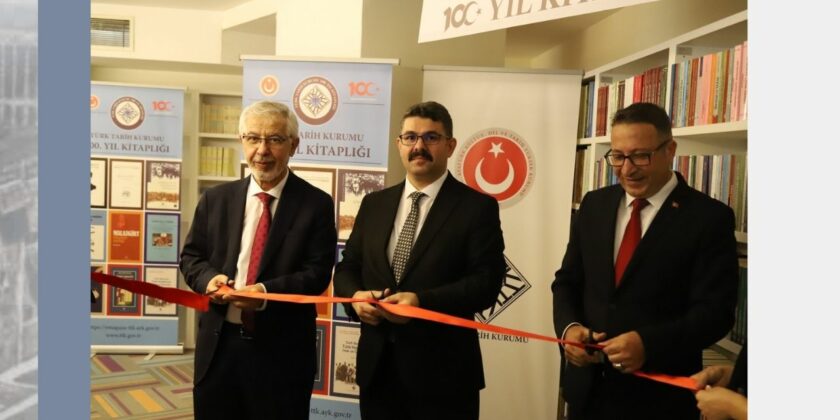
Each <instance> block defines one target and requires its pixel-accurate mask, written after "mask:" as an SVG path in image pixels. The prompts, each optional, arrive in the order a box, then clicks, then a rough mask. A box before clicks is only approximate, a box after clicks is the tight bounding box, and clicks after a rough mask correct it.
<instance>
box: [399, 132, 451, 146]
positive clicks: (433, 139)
mask: <svg viewBox="0 0 840 420" xmlns="http://www.w3.org/2000/svg"><path fill="white" fill-rule="evenodd" d="M397 138H398V139H400V143H402V144H403V146H413V145H414V143H417V139H423V143H424V144H426V145H433V144H438V143H439V142H440V141H441V140H443V139H445V138H448V137H446V136H444V135H443V134H439V133H435V132H434V131H430V132H428V133H423V134H417V133H405V134H400V135H399V136H397Z"/></svg>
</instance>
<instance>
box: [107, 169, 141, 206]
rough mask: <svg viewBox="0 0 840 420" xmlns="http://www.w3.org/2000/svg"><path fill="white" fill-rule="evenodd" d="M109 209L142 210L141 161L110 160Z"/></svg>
mask: <svg viewBox="0 0 840 420" xmlns="http://www.w3.org/2000/svg"><path fill="white" fill-rule="evenodd" d="M109 172H110V175H111V176H110V185H111V188H110V192H111V193H110V199H109V200H110V203H111V205H110V208H112V209H138V210H141V209H143V161H140V160H120V159H111V170H110V171H109Z"/></svg>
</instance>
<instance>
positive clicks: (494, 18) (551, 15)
mask: <svg viewBox="0 0 840 420" xmlns="http://www.w3.org/2000/svg"><path fill="white" fill-rule="evenodd" d="M652 1H656V0H597V1H596V0H588V1H587V0H423V12H422V14H421V16H420V35H419V37H418V39H417V42H419V43H423V42H429V41H437V40H441V39H449V38H457V37H459V36H464V35H472V34H478V33H482V32H489V31H495V30H497V29H504V28H510V27H513V26H520V25H527V24H529V23H535V22H543V21H546V20H554V19H561V18H565V17H571V16H577V15H584V14H587V13H595V12H600V11H603V10H609V9H616V8H619V7H626V6H632V5H635V4H641V3H650V2H652Z"/></svg>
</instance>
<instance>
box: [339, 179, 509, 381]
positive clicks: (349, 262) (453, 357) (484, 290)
mask: <svg viewBox="0 0 840 420" xmlns="http://www.w3.org/2000/svg"><path fill="white" fill-rule="evenodd" d="M404 185H405V183H401V184H399V185H395V186H393V187H390V188H387V189H385V190H382V191H379V192H374V193H370V194H368V195H367V196H365V198H364V199H363V200H362V204H361V206H360V208H359V213H358V215H357V217H356V222H355V225H354V226H353V232H352V233H351V234H350V238H349V239H348V241H347V245H346V247H345V249H344V259H343V260H342V261H341V262H339V263H338V265H337V266H336V273H335V280H334V287H335V294H336V295H337V296H347V297H349V296H352V295H353V293H355V292H356V291H358V290H384V289H385V288H390V289H391V290H396V291H406V292H414V293H416V294H417V296H418V298H419V300H420V306H421V307H423V308H426V309H430V310H433V311H439V312H443V313H447V314H450V315H455V316H458V317H461V318H465V319H470V320H472V319H474V314H475V313H476V312H480V311H482V310H484V309H486V308H488V307H490V306H492V305H493V304H494V303H495V302H496V298H497V296H498V295H499V291H500V290H501V287H502V282H503V280H504V274H505V261H504V255H503V251H504V239H503V238H502V230H501V222H500V221H499V205H498V202H496V200H495V199H493V198H492V197H489V196H487V195H484V194H481V193H479V192H477V191H475V190H473V189H472V188H469V187H467V186H466V185H464V184H462V183H460V182H458V181H457V180H456V179H455V178H454V177H452V175H451V174H447V178H446V180H445V181H444V183H443V185H442V187H441V189H440V192H439V195H438V196H437V197H436V198H435V202H434V204H433V205H432V207H431V209H430V210H429V214H428V215H427V217H426V220H425V222H424V224H423V226H422V228H421V229H420V232H419V235H418V237H417V240H416V242H415V244H414V247H413V248H412V251H411V254H410V257H409V259H408V262H407V263H406V268H405V273H404V275H403V280H402V281H401V282H400V284H399V285H397V283H396V281H395V279H394V274H393V271H392V269H391V263H390V261H388V257H387V247H388V241H389V239H390V236H391V231H392V229H393V226H394V218H395V217H396V214H397V208H398V206H399V202H400V200H401V199H402V194H403V187H404ZM347 312H348V314H351V316H355V315H356V314H355V312H354V311H353V308H352V306H350V305H347ZM357 319H358V318H357ZM361 328H362V333H361V338H360V340H359V347H358V352H357V366H358V368H357V381H358V383H359V385H360V386H361V387H366V386H368V385H370V383H371V380H372V377H373V374H374V372H375V370H376V365H377V361H378V360H379V357H380V355H381V353H382V350H383V346H385V344H386V342H388V341H390V342H392V343H393V349H394V356H395V359H396V364H397V365H398V370H399V371H398V372H391V373H390V374H394V375H400V378H401V379H402V381H403V383H405V384H407V385H408V386H409V387H410V388H412V391H413V392H416V393H418V394H420V395H428V394H432V393H462V392H464V391H465V390H478V389H481V388H483V387H484V371H483V366H482V362H481V350H480V348H479V343H478V335H477V333H476V332H475V331H473V330H468V329H464V328H458V327H452V326H447V325H442V324H437V323H432V322H428V321H422V320H416V319H415V320H411V321H410V322H408V323H407V324H403V325H397V324H391V323H389V322H387V321H383V322H382V323H380V324H379V326H372V325H368V324H364V323H363V324H362V327H361Z"/></svg>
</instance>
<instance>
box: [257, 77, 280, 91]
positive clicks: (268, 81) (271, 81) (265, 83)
mask: <svg viewBox="0 0 840 420" xmlns="http://www.w3.org/2000/svg"><path fill="white" fill-rule="evenodd" d="M278 85H279V83H277V79H276V78H275V77H274V76H272V75H267V76H263V78H262V79H261V80H260V91H261V92H262V94H263V95H265V96H274V94H275V93H277V88H278Z"/></svg>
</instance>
